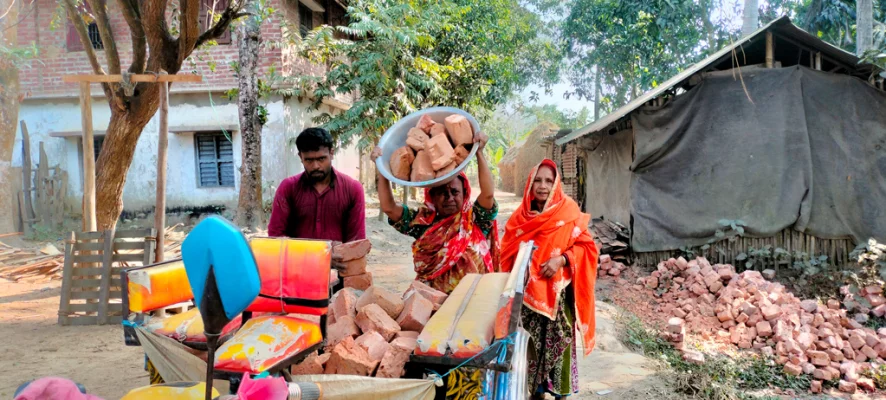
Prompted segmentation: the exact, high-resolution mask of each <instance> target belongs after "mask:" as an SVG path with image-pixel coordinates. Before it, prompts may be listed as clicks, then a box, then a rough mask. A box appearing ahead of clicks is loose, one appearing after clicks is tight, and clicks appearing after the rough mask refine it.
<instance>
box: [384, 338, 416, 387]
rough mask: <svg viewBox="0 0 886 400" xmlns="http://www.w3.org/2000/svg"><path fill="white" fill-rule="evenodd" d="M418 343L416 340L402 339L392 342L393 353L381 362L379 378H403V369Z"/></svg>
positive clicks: (388, 354) (390, 352)
mask: <svg viewBox="0 0 886 400" xmlns="http://www.w3.org/2000/svg"><path fill="white" fill-rule="evenodd" d="M416 344H417V342H416V340H415V339H410V338H406V337H401V338H397V339H394V341H393V342H391V351H389V352H388V353H387V354H385V356H384V357H383V358H382V360H381V364H380V365H379V367H378V373H377V374H376V376H377V377H379V378H400V377H402V376H403V373H404V370H403V367H405V366H406V362H407V361H409V355H410V354H412V352H413V351H414V350H415V346H416Z"/></svg>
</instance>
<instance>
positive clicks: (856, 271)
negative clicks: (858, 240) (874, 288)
mask: <svg viewBox="0 0 886 400" xmlns="http://www.w3.org/2000/svg"><path fill="white" fill-rule="evenodd" d="M849 257H850V258H852V259H854V260H856V262H857V264H856V265H855V266H854V268H853V269H851V270H848V271H846V278H847V281H848V282H850V283H852V284H854V285H856V286H858V287H867V286H871V285H880V286H882V285H883V284H884V281H886V244H883V243H880V242H878V241H876V240H875V239H869V240H868V241H867V243H862V244H859V245H858V247H856V248H855V250H853V251H852V253H849Z"/></svg>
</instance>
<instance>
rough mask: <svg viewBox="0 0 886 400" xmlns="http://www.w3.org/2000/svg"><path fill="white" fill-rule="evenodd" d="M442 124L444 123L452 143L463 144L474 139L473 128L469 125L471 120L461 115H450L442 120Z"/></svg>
mask: <svg viewBox="0 0 886 400" xmlns="http://www.w3.org/2000/svg"><path fill="white" fill-rule="evenodd" d="M443 124H444V125H446V130H447V131H448V132H449V137H450V138H452V144H453V145H455V146H459V145H465V144H469V143H472V142H473V141H474V129H473V127H471V122H470V121H468V119H467V118H465V117H464V116H463V115H459V114H453V115H450V116H448V117H446V118H445V119H444V120H443Z"/></svg>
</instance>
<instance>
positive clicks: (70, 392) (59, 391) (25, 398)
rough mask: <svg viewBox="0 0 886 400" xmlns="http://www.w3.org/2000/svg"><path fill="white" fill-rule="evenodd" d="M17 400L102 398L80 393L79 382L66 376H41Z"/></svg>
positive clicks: (85, 399)
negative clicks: (72, 380)
mask: <svg viewBox="0 0 886 400" xmlns="http://www.w3.org/2000/svg"><path fill="white" fill-rule="evenodd" d="M15 400H102V399H101V398H100V397H96V396H93V395H89V394H83V393H80V389H79V388H78V387H77V384H76V383H74V382H71V381H70V380H68V379H65V378H54V377H50V378H40V379H37V380H36V381H33V382H31V383H30V384H29V385H28V386H27V387H25V390H23V391H22V392H21V393H19V395H18V396H16V397H15Z"/></svg>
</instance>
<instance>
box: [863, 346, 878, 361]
mask: <svg viewBox="0 0 886 400" xmlns="http://www.w3.org/2000/svg"><path fill="white" fill-rule="evenodd" d="M861 354H864V355H865V357H867V358H868V359H870V360H876V359H877V357H878V356H879V354H877V351H876V350H874V349H872V348H871V346H868V345H865V346H862V348H861Z"/></svg>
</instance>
